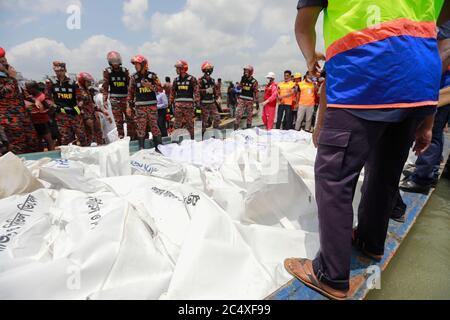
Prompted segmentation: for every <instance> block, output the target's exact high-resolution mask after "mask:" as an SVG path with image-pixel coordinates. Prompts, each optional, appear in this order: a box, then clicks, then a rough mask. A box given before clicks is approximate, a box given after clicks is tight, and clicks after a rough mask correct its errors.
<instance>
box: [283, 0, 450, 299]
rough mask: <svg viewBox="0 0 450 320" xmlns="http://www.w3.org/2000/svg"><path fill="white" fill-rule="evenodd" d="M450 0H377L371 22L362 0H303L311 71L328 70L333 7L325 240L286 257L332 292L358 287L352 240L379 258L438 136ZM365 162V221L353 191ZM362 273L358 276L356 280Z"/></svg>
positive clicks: (296, 270) (302, 31)
mask: <svg viewBox="0 0 450 320" xmlns="http://www.w3.org/2000/svg"><path fill="white" fill-rule="evenodd" d="M443 3H444V0H422V1H408V0H397V1H391V0H374V1H371V2H370V5H375V6H376V7H377V8H378V12H377V14H376V16H375V17H374V19H373V20H374V21H375V23H374V24H373V25H368V22H369V20H370V19H368V17H367V14H368V12H369V11H368V6H369V5H368V3H367V1H363V0H346V1H342V0H328V1H326V0H300V1H299V2H298V6H297V9H298V13H297V20H296V24H295V33H296V38H297V42H298V44H299V47H300V49H301V51H302V53H303V55H304V57H305V59H306V63H307V66H308V70H309V72H310V73H311V74H312V75H313V76H319V63H318V62H319V60H322V59H323V58H324V57H323V55H321V54H319V53H317V52H316V51H315V47H316V33H315V25H316V22H317V19H318V17H319V14H320V12H321V11H322V10H323V9H325V11H324V38H325V47H326V68H327V75H326V103H327V104H326V111H325V114H324V119H323V124H322V128H321V129H320V131H321V132H320V135H319V137H318V148H317V157H316V162H315V168H314V170H315V189H316V190H315V196H316V202H317V207H318V220H319V235H320V237H319V238H320V249H319V252H318V254H317V255H316V258H315V259H314V260H309V259H304V258H290V259H286V260H285V263H284V264H285V267H286V269H287V270H288V272H290V273H291V274H292V275H294V276H295V277H296V278H297V279H299V280H300V281H301V282H303V283H304V284H305V285H307V286H309V287H311V288H312V289H314V290H316V291H318V292H320V293H322V294H323V295H325V296H327V297H328V298H331V299H337V300H343V299H346V298H347V297H348V293H349V292H352V288H351V284H355V283H357V279H350V260H351V255H352V244H353V245H354V246H355V248H356V249H358V250H359V251H360V252H361V253H362V254H364V255H365V256H366V257H368V258H369V259H371V260H374V261H377V262H380V261H381V260H382V259H383V258H384V248H385V241H386V236H387V229H388V225H389V218H390V216H391V212H392V208H393V205H394V200H395V196H396V194H397V191H398V184H399V180H400V176H401V173H402V170H403V165H404V163H405V161H406V159H407V157H408V154H409V149H410V146H411V145H412V144H413V142H414V139H415V146H414V151H415V152H416V154H417V155H419V154H422V153H423V152H424V151H425V150H426V149H427V148H428V146H429V145H430V141H431V131H432V126H433V121H434V114H435V111H436V106H437V104H438V97H439V84H440V75H441V68H442V63H441V59H440V56H439V50H438V44H437V31H436V30H437V28H436V21H437V20H438V17H439V14H440V11H441V8H442V6H443ZM448 4H449V1H447V3H446V7H447V9H445V8H444V10H443V11H442V12H448V11H449V10H450V8H448ZM363 167H366V168H367V169H368V170H367V171H366V172H365V175H364V184H363V187H362V197H361V202H360V204H359V208H358V227H357V229H356V230H352V227H353V218H354V215H353V197H354V192H355V186H356V183H357V181H358V178H359V176H360V172H361V170H362V168H363ZM352 280H353V281H352Z"/></svg>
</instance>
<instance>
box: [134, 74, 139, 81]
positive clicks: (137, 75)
mask: <svg viewBox="0 0 450 320" xmlns="http://www.w3.org/2000/svg"><path fill="white" fill-rule="evenodd" d="M133 78H134V80H137V79H139V74H138V73H137V72H136V73H135V74H133Z"/></svg>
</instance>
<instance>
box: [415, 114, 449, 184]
mask: <svg viewBox="0 0 450 320" xmlns="http://www.w3.org/2000/svg"><path fill="white" fill-rule="evenodd" d="M449 114H450V105H447V106H444V107H440V108H438V111H437V113H436V117H435V118H434V125H433V137H432V138H431V145H430V147H429V148H428V149H427V150H426V151H425V153H424V154H422V155H420V156H419V157H418V158H417V160H416V170H415V171H414V173H413V175H412V176H411V179H412V180H413V181H414V182H415V183H418V184H420V185H425V186H429V185H431V184H432V183H433V181H434V180H435V179H436V178H437V176H438V175H439V165H440V163H441V159H442V152H443V150H444V127H445V125H446V124H447V122H448V118H449Z"/></svg>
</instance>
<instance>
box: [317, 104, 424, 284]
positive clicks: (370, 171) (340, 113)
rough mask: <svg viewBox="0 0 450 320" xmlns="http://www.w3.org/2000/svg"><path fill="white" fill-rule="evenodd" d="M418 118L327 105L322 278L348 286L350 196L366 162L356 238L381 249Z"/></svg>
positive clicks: (320, 191)
mask: <svg viewBox="0 0 450 320" xmlns="http://www.w3.org/2000/svg"><path fill="white" fill-rule="evenodd" d="M420 121H422V119H414V118H408V119H405V120H404V121H402V122H398V123H387V122H376V121H367V120H363V119H360V118H358V117H355V116H353V115H352V114H350V113H349V112H347V111H345V110H341V109H334V108H328V109H327V110H326V112H325V119H324V127H323V129H322V131H321V133H320V137H319V147H318V150H317V158H316V162H315V168H314V169H315V181H316V201H317V206H318V210H319V211H318V218H319V235H320V251H319V253H318V254H317V257H316V258H315V259H314V261H313V267H314V272H315V274H316V276H317V277H318V279H319V280H320V281H322V282H324V283H326V284H328V285H329V286H331V287H333V288H335V289H340V290H346V289H348V288H349V277H350V258H351V250H352V225H353V207H352V202H353V196H354V193H355V188H356V183H357V181H358V177H359V175H360V172H361V169H362V168H363V167H364V165H366V168H367V170H366V172H365V176H364V183H363V187H362V198H361V203H360V205H359V209H358V230H357V234H358V240H360V241H359V242H360V243H361V244H362V245H363V246H364V247H365V248H366V249H367V250H368V251H369V252H371V253H374V254H383V252H384V242H385V239H386V233H387V228H388V223H389V218H390V215H391V212H392V208H393V201H394V198H395V196H396V194H397V192H398V183H399V180H400V175H401V173H402V169H403V166H404V164H405V161H406V159H407V157H408V152H409V149H410V147H411V145H412V142H413V139H414V133H415V130H416V128H417V126H418V124H419V123H420Z"/></svg>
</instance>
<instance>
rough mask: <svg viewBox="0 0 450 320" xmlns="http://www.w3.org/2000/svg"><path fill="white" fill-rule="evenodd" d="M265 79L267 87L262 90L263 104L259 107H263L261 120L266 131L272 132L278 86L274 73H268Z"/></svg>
mask: <svg viewBox="0 0 450 320" xmlns="http://www.w3.org/2000/svg"><path fill="white" fill-rule="evenodd" d="M266 79H267V85H266V89H265V90H264V102H263V103H261V107H263V114H262V120H263V123H264V126H265V127H266V129H267V130H272V129H273V122H274V120H275V110H276V108H277V97H278V85H277V84H276V83H275V73H273V72H269V73H268V74H267V76H266Z"/></svg>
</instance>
